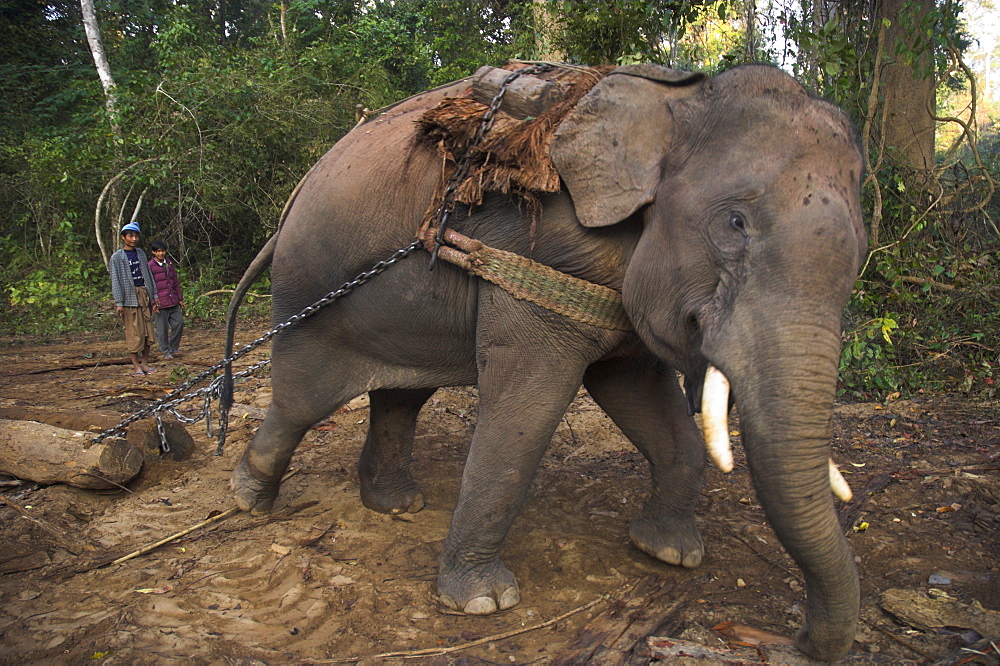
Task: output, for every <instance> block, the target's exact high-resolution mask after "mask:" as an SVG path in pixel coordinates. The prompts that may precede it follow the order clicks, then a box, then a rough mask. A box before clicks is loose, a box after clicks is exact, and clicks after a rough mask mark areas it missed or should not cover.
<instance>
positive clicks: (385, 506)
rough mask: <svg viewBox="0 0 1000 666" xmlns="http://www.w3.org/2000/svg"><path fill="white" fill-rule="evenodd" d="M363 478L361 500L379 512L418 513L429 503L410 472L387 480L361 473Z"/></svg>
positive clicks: (360, 475) (360, 476)
mask: <svg viewBox="0 0 1000 666" xmlns="http://www.w3.org/2000/svg"><path fill="white" fill-rule="evenodd" d="M358 476H359V478H360V479H361V502H362V503H363V504H364V505H365V506H366V507H368V508H369V509H371V510H372V511H378V512H379V513H389V514H394V515H395V514H400V513H416V512H418V511H420V510H421V509H423V508H424V507H425V506H426V505H427V504H426V503H425V502H424V494H423V493H422V492H420V486H418V485H417V482H416V481H414V480H413V477H411V476H410V475H409V474H404V475H400V478H398V479H393V480H391V481H389V482H387V481H386V480H385V479H375V478H373V477H369V476H368V475H366V474H364V473H359V475H358Z"/></svg>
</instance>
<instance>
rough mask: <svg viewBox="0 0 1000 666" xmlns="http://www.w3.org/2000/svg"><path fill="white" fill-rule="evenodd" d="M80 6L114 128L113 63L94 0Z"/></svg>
mask: <svg viewBox="0 0 1000 666" xmlns="http://www.w3.org/2000/svg"><path fill="white" fill-rule="evenodd" d="M80 7H81V8H82V9H83V28H84V30H85V31H86V33H87V43H88V44H90V52H91V53H92V54H93V55H94V64H95V65H96V66H97V76H98V77H100V79H101V85H102V86H103V87H104V105H105V108H107V110H108V118H109V119H110V120H111V126H112V128H117V126H118V106H117V102H118V99H117V94H116V90H115V89H116V86H115V79H114V77H113V76H111V65H110V64H108V56H107V54H105V53H104V42H103V41H102V40H101V29H100V27H98V24H97V12H95V11H94V0H80ZM116 133H117V132H116Z"/></svg>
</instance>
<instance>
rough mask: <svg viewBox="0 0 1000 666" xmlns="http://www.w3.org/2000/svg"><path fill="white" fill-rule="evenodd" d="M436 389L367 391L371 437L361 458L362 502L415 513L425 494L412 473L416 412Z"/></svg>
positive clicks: (383, 509)
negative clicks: (411, 462) (411, 461)
mask: <svg viewBox="0 0 1000 666" xmlns="http://www.w3.org/2000/svg"><path fill="white" fill-rule="evenodd" d="M435 390H436V389H433V388H428V389H379V390H375V391H371V392H369V394H368V397H369V399H370V404H371V407H370V409H369V418H368V423H369V425H368V437H367V439H365V446H364V448H363V449H362V450H361V457H360V459H359V460H358V478H359V479H360V480H361V501H362V502H363V503H364V505H365V506H366V507H368V508H369V509H371V510H373V511H379V512H381V513H390V514H396V513H406V512H409V513H416V512H417V511H420V510H421V509H423V508H424V496H423V493H421V492H420V487H419V486H418V485H417V482H416V481H414V479H413V474H412V473H411V472H410V458H411V456H412V453H413V434H414V431H415V430H416V424H417V415H418V414H419V413H420V408H421V407H423V405H424V403H425V402H427V399H428V398H430V397H431V395H432V394H433V393H434V391H435Z"/></svg>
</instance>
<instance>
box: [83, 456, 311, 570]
mask: <svg viewBox="0 0 1000 666" xmlns="http://www.w3.org/2000/svg"><path fill="white" fill-rule="evenodd" d="M298 471H299V470H297V469H293V470H291V471H289V472H288V473H287V474H285V476H283V477H281V483H284V482H285V481H286V480H287V479H289V478H291V477H292V476H294V475H295V474H296V473H298ZM305 504H306V505H308V506H312V504H311V503H309V502H306V503H305ZM239 512H240V508H239V507H237V506H234V507H232V508H231V509H226V510H225V511H223V512H222V513H220V514H218V515H216V516H212V517H211V518H209V519H207V520H203V521H201V522H200V523H198V524H197V525H192V526H191V527H189V528H187V529H186V530H181V531H180V532H178V533H177V534H171V535H170V536H168V537H167V538H165V539H160V540H159V541H157V542H156V543H153V544H150V545H148V546H145V547H144V548H140V549H139V550H136V551H133V552H131V553H129V554H128V555H123V556H122V557H119V558H118V559H117V560H112V561H111V562H108V564H122V563H123V562H128V561H129V560H131V559H134V558H136V557H139V556H140V555H145V554H146V553H148V552H151V551H153V550H156V549H157V548H159V547H160V546H163V545H166V544H168V543H170V542H171V541H176V540H177V539H180V538H181V537H184V536H187V535H188V534H191V532H194V531H196V530H199V529H201V528H202V527H206V526H208V525H211V524H212V523H217V522H219V521H220V520H225V519H226V518H228V517H229V516H232V515H233V514H236V513H239ZM98 566H104V565H103V564H100V565H98Z"/></svg>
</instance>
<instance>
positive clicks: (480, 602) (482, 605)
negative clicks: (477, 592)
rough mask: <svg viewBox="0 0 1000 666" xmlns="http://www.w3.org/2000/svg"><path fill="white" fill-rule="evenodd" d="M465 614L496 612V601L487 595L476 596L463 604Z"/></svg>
mask: <svg viewBox="0 0 1000 666" xmlns="http://www.w3.org/2000/svg"><path fill="white" fill-rule="evenodd" d="M464 612H465V614H466V615H489V614H491V613H496V612H497V602H495V601H493V600H492V599H490V598H489V597H476V598H475V599H473V600H472V601H470V602H469V603H467V604H465V609H464Z"/></svg>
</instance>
